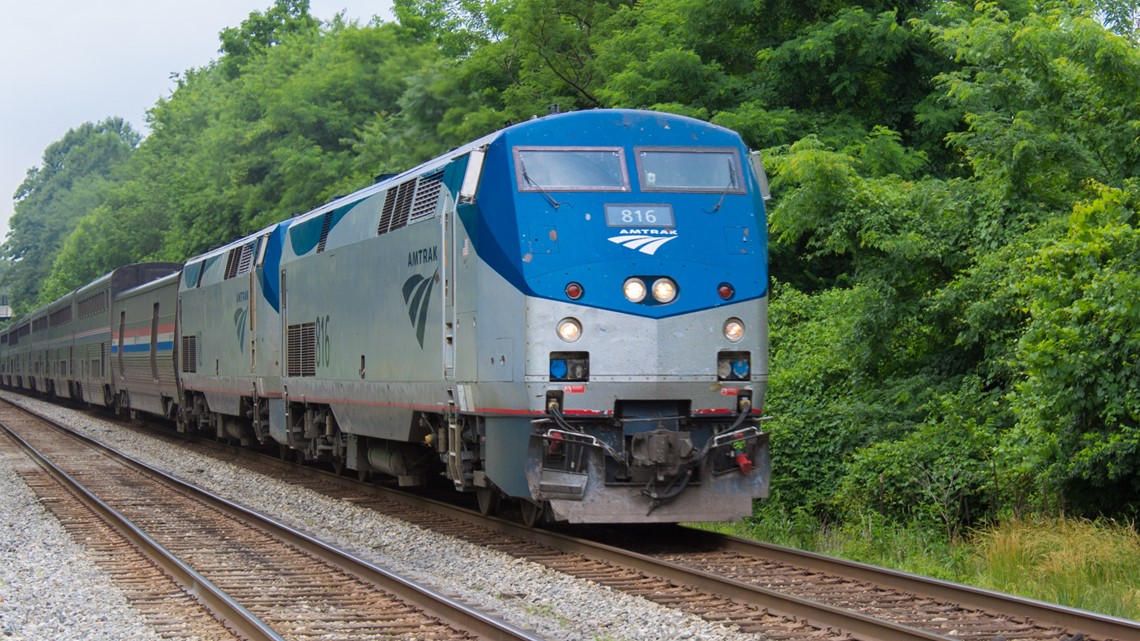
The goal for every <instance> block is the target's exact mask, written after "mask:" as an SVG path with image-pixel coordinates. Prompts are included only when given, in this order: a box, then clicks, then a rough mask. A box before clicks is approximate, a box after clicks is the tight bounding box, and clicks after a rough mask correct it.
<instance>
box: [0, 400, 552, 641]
mask: <svg viewBox="0 0 1140 641" xmlns="http://www.w3.org/2000/svg"><path fill="white" fill-rule="evenodd" d="M0 424H2V425H3V433H4V437H3V438H0V447H2V448H4V449H6V450H9V452H8V454H7V455H6V458H9V459H10V458H12V457H11V456H10V450H11V449H12V448H15V447H20V448H21V449H22V450H23V451H24V452H26V453H27V454H28V455H29V456H30V457H33V458H34V459H35V460H36V461H37V462H38V463H39V466H32V465H20V466H18V467H19V468H20V472H21V475H22V476H23V477H24V478H25V479H26V480H27V482H28V484H29V486H30V487H32V488H33V490H34V491H36V492H37V494H38V495H39V496H40V497H41V501H42V502H43V503H44V504H45V506H47V507H48V508H49V509H50V510H52V511H53V512H55V513H56V514H57V516H58V517H59V519H60V521H61V522H62V523H63V524H64V526H65V528H67V529H68V530H69V531H70V532H71V533H72V534H73V536H75V538H76V539H77V540H79V541H81V542H83V543H84V544H88V542H89V541H90V545H92V547H93V549H94V550H95V551H96V552H95V555H96V561H97V563H98V564H99V565H101V566H102V567H104V569H106V570H107V571H108V572H109V573H110V574H111V575H112V576H113V577H116V578H117V582H118V583H120V584H122V585H124V587H125V591H126V593H127V595H128V598H130V599H131V600H132V602H133V603H135V604H136V607H138V608H139V610H140V611H141V612H142V613H143V615H144V616H145V617H146V618H147V619H148V621H150V622H151V623H152V625H153V626H154V627H155V628H156V629H158V630H159V631H160V632H161V633H163V634H164V636H165V637H166V638H194V637H197V638H203V639H234V638H246V639H255V640H261V639H274V640H281V639H296V640H306V639H328V638H353V639H390V638H393V637H401V638H416V639H425V640H437V639H438V640H451V639H462V640H469V639H525V640H528V641H537V639H538V638H537V637H535V636H533V635H531V634H529V633H527V632H525V631H522V630H519V629H517V628H513V627H512V626H508V625H506V624H503V623H500V622H498V621H495V620H493V619H491V618H490V617H488V616H486V615H484V614H482V613H480V612H478V611H475V610H473V609H471V608H469V607H467V606H465V605H463V604H461V603H458V602H456V601H454V600H452V599H449V598H447V597H445V596H443V595H441V594H439V593H436V592H434V591H432V590H430V589H427V588H424V587H422V586H419V585H417V584H415V583H414V582H412V581H409V580H407V579H404V578H402V577H399V576H396V575H394V574H392V573H390V572H387V571H385V570H383V569H381V568H378V567H376V566H373V565H371V564H368V563H367V562H364V561H362V560H360V559H356V558H354V557H351V556H349V555H347V554H344V553H342V552H339V551H337V550H335V549H332V548H330V547H329V546H327V545H324V544H323V543H321V542H320V541H317V540H315V539H312V538H310V537H307V536H305V535H304V534H302V533H300V532H298V531H296V530H294V529H292V528H289V527H288V526H284V525H282V524H279V523H276V522H274V521H272V520H269V519H268V518H266V517H262V516H260V515H257V514H255V513H253V512H250V511H248V510H245V509H244V508H241V507H240V506H237V505H235V504H233V503H231V502H228V501H225V500H224V499H221V498H219V497H216V496H214V495H211V494H209V493H207V492H204V491H202V490H198V489H197V488H194V487H192V486H188V485H186V484H184V483H182V482H180V481H177V480H175V479H172V478H170V477H167V476H165V475H163V474H161V473H160V472H158V471H156V470H153V469H151V468H148V467H146V466H145V465H143V464H141V463H139V462H137V461H132V460H130V459H128V458H126V457H123V456H121V455H117V454H114V453H109V452H107V451H106V450H101V451H100V452H97V451H96V449H95V448H96V446H95V444H93V443H92V442H90V441H88V440H86V439H81V438H79V437H76V436H74V435H71V434H67V433H64V432H63V431H61V430H60V429H56V428H55V427H54V426H49V423H48V422H47V421H44V420H42V419H39V418H36V417H32V416H30V415H28V414H27V413H25V412H24V411H23V410H19V409H15V408H12V407H8V406H0ZM100 453H102V454H109V455H100ZM93 514H97V515H98V516H99V518H98V519H94V518H92V516H93Z"/></svg>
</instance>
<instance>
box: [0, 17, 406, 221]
mask: <svg viewBox="0 0 1140 641" xmlns="http://www.w3.org/2000/svg"><path fill="white" fill-rule="evenodd" d="M272 5H273V0H192V1H191V0H101V1H93V0H4V1H3V3H2V4H0V16H2V17H0V240H2V239H4V238H6V237H7V235H8V219H9V218H10V217H11V215H12V205H13V203H12V195H13V194H15V193H16V188H17V187H19V186H20V183H22V182H23V181H24V177H25V176H26V174H27V171H28V169H30V168H32V167H35V166H38V165H39V164H40V161H41V159H42V158H43V152H44V149H45V148H46V147H47V146H48V145H50V144H51V143H53V142H55V141H56V140H59V139H60V138H62V137H63V135H64V134H66V133H67V131H68V130H69V129H73V128H75V127H78V126H79V125H81V124H83V123H85V122H99V121H101V120H103V119H105V118H107V117H108V116H122V117H123V118H126V119H127V120H128V121H130V123H131V125H132V126H133V127H134V128H135V129H136V130H137V131H140V132H143V133H146V121H145V114H146V111H147V109H149V108H151V107H152V106H154V104H155V102H157V101H158V99H159V98H160V97H162V96H169V95H170V92H171V91H172V90H173V88H174V82H173V81H172V80H171V79H170V75H171V74H172V73H181V72H183V71H185V70H187V69H190V68H193V67H202V66H205V65H206V64H208V63H209V62H210V61H211V60H214V59H216V58H217V57H218V45H219V41H218V33H219V32H221V30H222V29H225V28H226V27H236V26H238V25H240V24H241V22H242V20H244V19H245V18H246V17H248V16H249V14H250V12H253V11H265V10H266V9H268V8H269V7H271V6H272ZM309 8H310V9H309V10H310V13H312V15H313V16H315V17H317V18H319V19H321V20H325V21H327V20H329V19H331V18H332V17H333V16H334V15H336V14H337V13H339V12H341V11H345V12H346V13H345V16H346V18H347V19H348V20H349V21H352V20H358V21H359V22H361V23H367V22H369V21H370V20H371V19H372V17H373V16H374V15H379V16H380V17H381V18H382V19H384V20H392V19H393V18H392V1H391V0H310V2H309Z"/></svg>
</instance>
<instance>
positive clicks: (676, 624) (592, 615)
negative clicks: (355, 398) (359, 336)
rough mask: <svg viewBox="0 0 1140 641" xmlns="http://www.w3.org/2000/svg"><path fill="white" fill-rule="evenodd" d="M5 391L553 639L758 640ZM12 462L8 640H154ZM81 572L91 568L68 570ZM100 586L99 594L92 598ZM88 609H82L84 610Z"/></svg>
mask: <svg viewBox="0 0 1140 641" xmlns="http://www.w3.org/2000/svg"><path fill="white" fill-rule="evenodd" d="M0 396H3V397H4V398H6V399H9V400H11V401H13V402H16V403H19V404H21V405H26V406H28V407H29V408H30V409H34V410H35V411H37V412H40V413H43V414H45V415H47V416H50V417H53V418H56V419H57V420H60V421H61V422H64V423H67V424H68V425H71V426H73V427H74V428H75V429H77V430H79V431H82V432H84V433H86V434H87V435H89V436H92V437H94V438H96V439H98V440H100V441H102V442H104V443H107V444H108V445H110V446H112V447H114V448H115V449H119V450H122V451H123V452H124V453H126V454H128V455H129V456H132V457H134V458H137V459H139V460H141V461H144V462H146V463H148V464H150V465H153V466H155V467H157V468H159V469H162V470H165V471H167V472H169V473H171V474H173V475H175V476H177V477H179V478H183V479H185V480H187V481H189V482H191V483H194V484H196V485H200V486H202V487H204V488H206V489H208V490H210V491H212V492H215V493H217V494H219V495H222V496H225V497H227V498H230V499H232V500H234V501H235V502H238V503H241V504H243V505H246V506H249V507H251V508H253V509H255V510H257V511H259V512H262V513H264V514H267V515H269V516H272V517H274V518H276V519H278V520H280V521H282V522H284V523H287V524H289V525H292V526H293V527H296V528H298V529H301V530H304V531H306V532H308V533H310V534H313V535H315V536H317V537H319V538H321V539H323V540H325V541H327V542H329V543H332V544H334V545H337V546H339V547H341V548H344V549H346V550H349V551H351V552H353V553H354V554H356V555H358V556H360V557H362V558H365V559H367V560H369V561H371V562H373V563H375V564H377V565H380V566H382V567H385V568H387V569H389V570H391V571H393V572H396V573H398V574H402V575H404V576H407V577H409V578H411V579H413V580H415V581H419V582H421V583H424V584H426V585H429V586H431V587H433V588H435V589H437V590H439V591H441V592H444V593H446V594H448V595H451V596H454V597H456V598H459V599H461V600H463V601H465V602H467V603H470V604H472V605H474V606H475V607H478V608H480V609H483V610H485V611H488V612H490V613H492V614H493V615H495V616H497V617H499V618H500V619H502V620H504V621H507V622H509V623H511V624H513V625H516V626H519V627H523V628H527V629H530V630H533V631H534V632H535V633H537V634H539V635H541V636H543V637H545V638H548V639H551V640H565V641H608V640H614V641H616V640H619V639H630V640H651V639H709V640H711V641H742V640H745V639H748V640H751V641H755V640H756V639H757V638H759V636H758V635H748V634H740V633H737V632H735V631H733V630H731V629H728V628H726V627H724V626H720V625H715V624H711V623H708V622H706V621H704V620H702V619H699V618H697V617H694V616H690V615H686V614H684V613H681V612H678V611H675V610H670V609H668V608H665V607H663V606H660V605H657V604H655V603H653V602H650V601H647V600H645V599H641V598H639V597H634V596H630V595H627V594H624V593H621V592H619V591H615V590H612V589H610V588H608V587H605V586H599V585H597V584H595V583H593V582H591V581H584V580H580V579H575V578H573V577H570V576H568V575H565V574H561V573H558V572H555V571H553V570H550V569H548V568H546V567H543V566H541V565H539V564H536V563H531V562H529V561H526V560H523V559H518V558H515V557H512V556H509V555H507V554H504V553H501V552H497V551H493V550H488V549H485V548H481V547H479V546H476V545H472V544H470V543H467V542H464V541H461V540H458V539H456V538H454V537H451V536H447V535H442V534H437V533H434V532H430V531H427V530H425V529H423V528H420V527H418V526H415V525H412V524H409V523H406V522H403V521H400V520H398V519H394V518H390V517H385V516H383V515H378V514H376V513H375V512H372V511H370V510H367V509H364V508H360V507H357V506H355V505H352V504H349V503H346V502H343V501H339V500H337V499H332V498H328V497H325V496H322V495H320V494H318V493H316V492H313V491H311V490H308V489H305V488H298V487H295V486H292V485H289V484H287V483H283V482H281V481H278V480H276V479H272V478H269V477H266V476H264V475H260V474H256V473H254V472H251V471H250V470H247V469H244V468H241V467H238V466H236V465H232V464H229V463H224V462H219V461H217V460H215V459H211V458H207V457H203V456H200V455H197V454H194V453H190V452H187V451H185V450H184V449H179V448H176V447H174V446H171V445H168V444H165V443H163V442H161V441H159V440H156V439H153V438H150V437H147V436H145V435H142V434H137V433H134V432H131V431H127V430H121V429H119V428H117V427H115V426H114V425H112V424H110V423H107V422H105V421H102V420H100V419H98V418H95V417H92V416H91V415H88V414H84V413H81V412H76V411H73V410H70V409H67V408H62V407H59V406H55V405H50V404H48V403H44V402H41V401H38V400H35V399H30V398H27V397H23V396H19V395H15V394H11V393H7V392H5V393H3V394H0ZM10 467H11V466H10V465H4V466H3V468H2V469H0V493H2V496H0V521H2V522H3V524H4V529H3V540H2V541H0V565H2V567H0V599H3V601H2V602H0V635H2V636H0V638H2V639H5V640H6V639H27V640H29V641H30V640H31V639H146V638H156V637H155V635H153V634H152V633H149V632H148V631H147V628H146V627H145V624H144V623H142V620H141V618H140V617H139V616H138V615H137V614H133V611H132V610H131V609H130V607H129V605H127V604H126V603H125V600H124V599H123V597H122V596H121V595H120V594H119V593H118V591H117V590H114V589H113V587H112V586H109V583H110V581H109V579H108V578H107V577H106V575H103V574H102V573H101V572H99V571H98V569H97V568H94V567H93V566H92V564H91V563H90V561H87V560H86V559H85V558H84V553H83V549H82V548H81V547H79V546H77V545H76V544H74V543H72V542H71V539H70V538H69V537H68V536H67V534H66V533H65V532H63V530H62V528H61V527H60V526H59V524H58V523H57V522H56V521H55V519H54V518H53V517H52V516H51V515H50V514H47V513H45V512H44V510H43V509H42V507H40V505H39V503H38V502H36V499H35V495H34V494H32V492H31V490H30V489H28V488H27V486H26V485H24V483H23V482H22V481H21V480H20V479H19V477H18V476H17V475H16V474H15V473H14V472H12V471H11V470H10V469H9V468H10ZM65 542H66V545H65V544H64V543H65ZM83 562H85V563H83ZM77 571H78V572H79V573H80V574H82V577H73V576H71V575H72V574H75V573H76V572H77ZM44 575H50V576H53V577H54V578H55V579H57V580H58V581H60V582H61V584H66V586H67V587H68V588H69V590H70V592H64V591H63V590H61V589H60V588H55V589H52V588H49V587H48V586H47V585H46V581H45V580H44V579H43V578H42V577H43V576H44ZM49 592H52V593H53V594H51V595H49V594H48V593H49ZM95 595H99V596H100V597H101V599H100V600H98V601H96V600H94V599H95ZM49 596H50V597H52V598H54V599H55V600H54V601H51V600H48V597H49ZM50 603H55V605H49V604H50ZM76 604H82V605H76ZM79 612H83V613H85V614H84V616H82V617H78V616H76V614H77V613H79ZM53 626H55V627H53ZM56 627H67V628H68V630H67V634H69V635H72V636H66V635H64V634H56V632H55V629H56ZM100 635H102V636H100Z"/></svg>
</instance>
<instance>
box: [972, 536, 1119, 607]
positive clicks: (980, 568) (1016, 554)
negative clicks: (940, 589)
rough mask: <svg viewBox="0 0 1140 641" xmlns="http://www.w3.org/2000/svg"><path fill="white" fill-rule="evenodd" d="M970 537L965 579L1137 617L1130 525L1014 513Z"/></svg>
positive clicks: (1004, 589)
mask: <svg viewBox="0 0 1140 641" xmlns="http://www.w3.org/2000/svg"><path fill="white" fill-rule="evenodd" d="M972 538H973V546H974V549H975V557H974V573H973V576H971V577H967V579H966V580H967V582H969V583H973V584H975V585H978V586H981V587H986V588H990V589H994V590H1000V591H1002V592H1010V593H1013V594H1021V595H1024V596H1028V597H1032V598H1034V599H1040V600H1042V601H1048V602H1051V603H1061V604H1064V605H1068V606H1072V607H1077V608H1082V609H1085V610H1092V611H1094V612H1101V613H1104V614H1111V615H1114V616H1120V617H1125V618H1129V619H1140V533H1137V531H1136V529H1135V527H1134V526H1133V525H1131V524H1121V523H1117V522H1115V521H1111V520H1097V521H1090V520H1086V519H1068V518H1064V517H1060V518H1046V517H1035V518H1027V519H1026V518H1021V519H1018V518H1015V519H1012V520H1009V521H1005V522H1003V523H1000V524H998V525H996V526H993V527H990V528H986V529H983V530H980V531H978V532H975V534H974V536H973V537H972Z"/></svg>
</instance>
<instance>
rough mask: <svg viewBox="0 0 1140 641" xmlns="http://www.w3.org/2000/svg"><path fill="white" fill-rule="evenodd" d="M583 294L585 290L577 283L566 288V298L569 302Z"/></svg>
mask: <svg viewBox="0 0 1140 641" xmlns="http://www.w3.org/2000/svg"><path fill="white" fill-rule="evenodd" d="M584 293H585V290H584V289H582V286H581V285H579V284H578V283H570V284H569V285H567V286H566V297H567V298H569V299H570V300H578V299H579V298H581V297H582V294H584Z"/></svg>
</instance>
